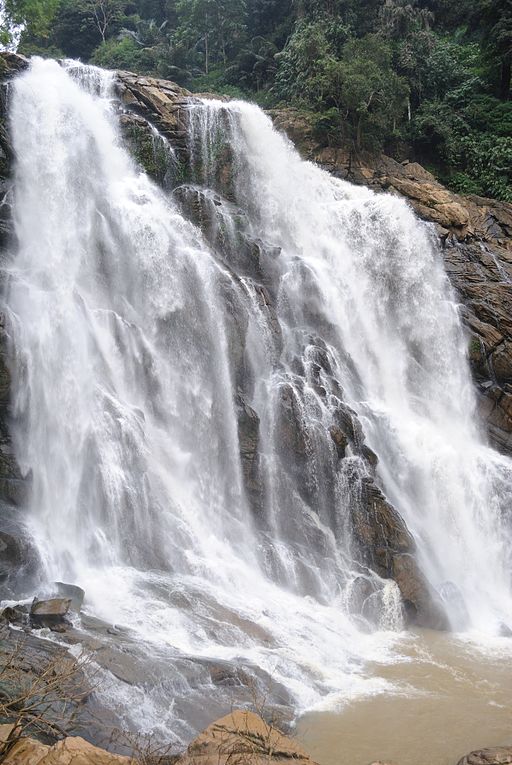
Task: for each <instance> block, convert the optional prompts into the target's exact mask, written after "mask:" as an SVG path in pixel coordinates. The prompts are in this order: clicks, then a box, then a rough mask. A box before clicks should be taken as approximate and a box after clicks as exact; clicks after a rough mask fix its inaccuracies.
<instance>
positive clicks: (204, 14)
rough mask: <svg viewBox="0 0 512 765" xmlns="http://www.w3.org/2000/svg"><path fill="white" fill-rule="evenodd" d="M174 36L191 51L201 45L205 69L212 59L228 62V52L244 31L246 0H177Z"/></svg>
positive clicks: (208, 69) (207, 68) (209, 65)
mask: <svg viewBox="0 0 512 765" xmlns="http://www.w3.org/2000/svg"><path fill="white" fill-rule="evenodd" d="M176 11H177V14H178V19H179V25H178V28H177V30H176V38H177V41H178V42H179V43H182V44H185V45H186V46H187V47H188V49H189V50H190V51H192V52H193V51H198V50H200V49H202V51H203V54H204V71H205V74H208V73H209V71H210V68H211V63H212V61H213V62H215V61H218V60H220V61H222V63H223V64H226V63H227V60H228V53H230V52H231V51H232V48H233V46H234V45H235V44H236V42H237V41H239V40H241V39H242V38H243V36H244V32H245V20H246V5H245V0H177V2H176Z"/></svg>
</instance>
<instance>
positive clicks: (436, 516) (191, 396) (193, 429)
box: [5, 59, 512, 726]
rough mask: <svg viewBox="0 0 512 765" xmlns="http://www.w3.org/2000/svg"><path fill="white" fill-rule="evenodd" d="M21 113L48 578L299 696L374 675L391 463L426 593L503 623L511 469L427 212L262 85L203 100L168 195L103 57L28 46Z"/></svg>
mask: <svg viewBox="0 0 512 765" xmlns="http://www.w3.org/2000/svg"><path fill="white" fill-rule="evenodd" d="M10 110H11V111H10V123H11V131H12V136H13V143H14V148H15V153H16V158H17V159H16V168H15V212H14V216H15V228H16V235H17V248H16V251H15V252H14V253H13V259H12V263H11V265H10V267H9V281H8V289H7V294H6V296H5V304H6V311H7V312H8V316H9V320H10V327H11V333H12V337H13V349H14V357H13V370H12V371H13V419H14V424H13V438H14V442H15V447H16V453H17V456H18V459H19V463H20V466H21V467H22V469H23V470H24V471H28V470H30V471H31V472H32V492H31V498H30V506H29V508H28V517H29V519H30V528H31V533H32V535H33V537H34V539H35V541H36V544H37V548H38V550H39V553H40V555H41V559H42V567H43V573H44V577H45V578H46V579H47V580H48V581H54V580H60V581H70V582H76V583H77V584H80V585H81V586H82V587H84V589H85V590H86V596H87V601H86V608H87V609H88V610H89V612H90V613H92V614H94V615H95V616H98V617H99V618H103V619H105V620H108V621H109V622H115V623H118V624H121V625H128V626H129V628H130V629H131V630H132V631H133V633H134V634H135V635H136V636H137V639H138V640H139V641H140V643H141V644H143V645H144V646H146V648H145V649H144V650H145V651H147V653H148V655H150V654H151V656H152V657H153V658H154V657H155V656H156V655H157V654H158V655H159V656H160V658H161V657H162V656H163V655H166V656H167V655H168V656H171V655H172V656H173V657H175V656H176V655H178V654H181V655H183V656H189V657H190V656H192V657H199V658H201V659H218V660H227V661H236V662H238V663H241V664H245V665H247V666H250V667H259V668H261V669H262V670H264V671H265V672H266V673H268V675H269V676H271V677H272V678H273V681H274V682H275V683H276V684H277V685H279V686H280V687H284V688H286V689H287V692H288V693H289V694H290V696H291V698H292V699H293V701H294V703H295V704H296V706H297V708H299V709H305V708H308V707H313V706H315V705H318V704H320V703H324V702H325V699H326V698H329V697H332V696H338V695H340V694H341V695H342V696H343V695H345V696H355V695H357V694H362V693H372V692H378V691H379V690H382V689H383V687H384V686H383V681H381V680H379V679H377V678H372V676H371V673H368V672H367V671H366V670H365V666H366V663H367V662H369V661H372V660H375V659H377V658H379V659H381V660H386V657H388V656H391V655H392V651H393V645H394V641H395V640H396V639H397V634H398V633H397V631H399V630H400V629H401V628H402V622H401V609H400V600H399V593H398V589H397V587H396V585H395V584H394V583H393V582H392V581H390V580H385V581H384V580H382V579H381V578H380V577H379V576H378V575H377V574H376V573H373V572H372V571H371V570H370V569H369V568H367V567H365V566H364V565H362V563H361V561H360V560H359V559H358V558H357V554H356V550H355V545H354V540H353V538H352V534H351V514H350V508H351V507H352V506H354V504H357V502H358V501H359V493H360V491H361V490H362V489H361V487H364V485H366V483H367V482H368V481H373V480H375V481H376V482H377V484H378V485H379V486H380V488H381V489H382V491H383V492H384V494H385V495H386V497H388V499H389V500H390V501H391V502H392V503H393V505H394V506H395V508H396V509H397V510H398V511H399V513H400V514H401V515H402V517H403V518H404V519H405V520H406V522H407V525H408V527H409V529H410V531H411V532H412V534H413V536H414V538H415V541H416V545H417V551H418V558H419V560H420V563H421V566H422V568H423V571H424V572H425V574H426V576H427V578H428V580H429V582H430V584H431V586H432V588H433V589H437V590H439V591H440V592H441V594H442V592H443V587H445V589H446V583H450V586H453V587H455V588H456V590H457V592H458V593H460V595H461V597H462V599H463V601H464V603H465V608H466V609H467V612H468V618H469V623H470V625H471V626H472V627H473V628H475V629H479V630H484V631H490V632H493V631H494V630H496V629H497V628H498V627H499V624H500V623H501V622H503V621H505V622H506V621H507V620H512V599H511V593H510V581H509V580H510V570H511V567H510V556H509V546H508V545H507V544H506V537H505V533H504V529H505V527H506V525H507V523H508V519H507V510H508V508H509V506H510V498H511V492H512V483H511V480H510V479H511V477H512V470H511V463H510V461H509V460H508V459H507V458H505V457H502V456H500V455H498V454H497V453H495V452H494V451H492V450H491V449H490V448H489V447H488V446H487V444H486V442H485V438H484V437H483V435H482V433H481V432H480V428H479V424H478V418H477V416H476V413H475V396H474V392H473V388H472V384H471V378H470V373H469V369H468V364H467V360H466V353H465V343H464V335H463V332H462V329H461V324H460V320H459V316H458V312H457V306H456V304H455V300H454V296H453V294H452V292H451V290H450V287H449V283H448V281H447V278H446V276H445V273H444V270H443V264H442V258H441V255H440V253H439V251H438V249H437V247H436V244H435V239H434V235H433V233H432V231H431V230H430V228H429V227H428V226H427V225H426V224H423V223H421V222H419V221H418V220H417V219H416V218H415V216H414V215H413V213H412V212H411V211H410V209H409V208H408V207H407V205H406V204H405V203H404V202H403V201H401V200H399V199H397V198H395V197H392V196H390V195H376V194H374V193H372V192H370V191H368V190H366V189H362V188H355V187H353V186H351V185H350V184H348V183H345V182H341V181H339V180H336V179H334V178H332V177H330V176H329V175H328V174H326V173H325V172H323V171H321V170H320V169H319V168H317V167H315V166H313V165H312V164H309V163H306V162H303V161H302V160H301V159H300V158H299V156H298V154H297V153H296V152H295V150H294V149H293V147H292V146H291V144H290V143H289V142H288V141H287V140H286V139H285V138H284V137H283V136H281V135H279V134H278V133H277V132H276V131H274V129H273V127H272V124H271V122H270V120H269V118H268V117H266V116H265V115H264V114H263V113H262V112H261V111H260V110H259V109H257V108H256V107H255V106H251V105H249V104H245V103H241V102H234V103H227V104H226V103H220V102H210V101H209V102H204V103H197V104H196V105H195V106H191V108H190V129H189V150H190V156H191V164H192V168H193V173H194V178H193V183H191V184H188V185H187V186H186V187H185V186H182V187H180V188H176V189H175V190H174V192H173V193H171V192H169V191H164V190H162V189H161V188H159V187H157V186H156V185H155V184H154V183H153V182H152V181H151V180H150V179H149V178H148V176H147V175H146V174H145V173H144V172H143V171H142V170H141V168H140V167H138V166H137V164H136V163H135V161H134V160H133V159H132V158H131V156H130V154H129V152H128V151H127V148H126V146H125V144H124V141H123V138H122V134H121V131H120V127H119V104H118V102H117V99H116V96H115V88H114V77H113V75H111V74H109V73H106V72H103V71H101V70H98V69H94V68H92V67H83V66H81V65H77V64H73V63H71V62H67V63H66V64H65V65H63V66H59V65H58V64H57V63H55V62H51V61H42V60H40V59H34V60H33V61H32V63H31V66H30V68H29V70H28V71H27V72H25V73H23V74H22V75H20V76H19V77H17V78H16V80H15V82H14V85H13V90H12V101H11V107H10ZM169 151H170V153H171V154H172V147H170V149H169ZM223 162H224V163H225V164H228V165H229V171H230V177H229V180H228V185H229V189H228V190H227V191H226V189H225V188H224V189H223V188H222V185H221V184H220V183H219V168H221V165H222V163H223ZM221 169H222V168H221ZM166 185H167V184H166ZM205 186H208V187H209V188H205ZM223 193H225V196H226V197H228V198H223V199H222V200H221V201H220V203H219V199H218V195H219V194H223ZM191 200H192V202H195V203H197V204H199V205H201V206H202V210H203V212H204V216H205V220H206V223H207V225H203V226H202V229H200V228H199V227H198V226H197V225H196V223H195V222H193V221H191V220H189V219H188V217H187V207H188V206H189V205H190V204H191ZM340 413H341V414H340ZM342 415H343V416H344V417H345V418H348V419H347V422H349V425H350V427H352V428H354V429H355V432H354V437H353V440H352V442H351V443H350V444H348V445H347V446H346V448H345V446H343V450H344V453H343V458H340V447H339V444H338V445H337V444H336V441H335V439H334V438H333V435H332V432H331V430H332V427H333V422H335V421H336V417H338V418H339V417H340V416H342ZM352 415H353V417H352ZM358 429H359V430H358ZM375 455H377V457H378V465H377V467H376V475H375V476H374V475H373V474H372V469H371V467H370V462H371V461H372V460H373V458H375V460H373V461H374V462H375V461H376V457H375ZM361 578H363V579H365V581H366V582H368V583H369V586H370V590H371V593H372V595H371V598H370V600H371V601H372V602H371V609H370V611H371V613H370V612H369V611H368V610H367V611H363V612H362V613H361V614H359V615H358V618H357V619H354V618H353V613H352V611H353V609H352V607H351V605H350V603H351V598H352V594H353V592H354V588H355V586H356V584H357V581H359V580H360V579H361ZM362 621H364V624H363V626H362V627H361V624H362ZM455 626H456V625H455ZM379 630H380V631H379ZM393 631H395V632H393ZM166 651H167V654H166V653H165V652H166ZM162 652H163V653H162ZM172 682H173V681H172V680H169V683H171V690H170V692H172V693H173V694H174V697H175V698H176V697H178V698H179V697H180V694H181V696H183V695H186V681H185V680H184V678H183V677H180V678H179V680H177V681H176V682H175V684H174V685H173V684H172ZM146 690H147V689H146ZM147 693H148V694H149V691H147ZM155 693H156V692H155ZM152 698H153V702H152V703H153V704H154V708H155V710H156V711H155V712H154V719H159V720H160V721H162V719H163V718H165V719H167V717H165V715H170V719H171V722H169V726H171V723H172V719H173V713H172V712H171V711H169V709H167V711H166V713H165V715H163V713H162V709H163V708H164V706H165V703H166V702H165V701H162V700H160V701H158V698H159V697H158V694H156V695H154V696H153V697H152ZM159 704H160V706H158V705H159ZM167 706H168V701H167ZM176 714H178V713H176ZM139 722H140V721H139ZM148 724H149V723H148Z"/></svg>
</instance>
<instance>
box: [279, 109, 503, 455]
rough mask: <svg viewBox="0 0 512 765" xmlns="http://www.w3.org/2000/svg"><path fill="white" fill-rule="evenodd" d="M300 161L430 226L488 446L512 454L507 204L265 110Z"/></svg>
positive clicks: (293, 113)
mask: <svg viewBox="0 0 512 765" xmlns="http://www.w3.org/2000/svg"><path fill="white" fill-rule="evenodd" d="M271 116H272V118H273V120H274V123H275V125H276V127H278V128H279V129H281V130H283V131H284V132H286V133H287V135H288V136H289V137H290V138H291V139H292V140H293V141H294V142H295V144H296V145H297V147H298V148H299V150H300V151H301V153H302V155H303V156H304V157H305V158H307V159H311V160H314V161H316V162H318V163H319V164H320V165H321V166H322V167H323V168H324V169H326V170H328V171H329V172H331V173H332V174H333V175H335V176H336V177H338V178H342V179H344V180H348V181H351V182H352V183H357V184H360V185H364V186H369V187H370V188H373V189H375V190H376V191H380V190H382V191H387V192H389V193H393V194H399V195H400V196H402V197H404V198H405V199H407V200H408V202H409V203H410V204H411V206H412V207H413V209H414V210H415V212H416V213H417V214H418V215H419V216H420V217H421V218H423V219H424V220H426V221H428V222H430V223H434V224H435V225H436V229H437V232H438V234H439V237H440V241H441V244H442V247H443V253H444V258H445V265H446V271H447V273H448V276H449V277H450V280H451V282H452V284H453V286H454V288H455V289H456V291H457V293H458V296H459V298H460V300H461V303H462V308H461V310H462V317H463V320H464V323H465V325H466V327H467V330H468V354H469V359H470V363H471V367H472V370H473V374H474V377H475V381H476V383H477V385H478V388H479V391H480V399H481V402H480V408H481V414H482V415H483V416H484V418H485V420H486V421H487V424H488V432H489V438H490V440H491V442H492V444H493V445H494V446H495V447H496V448H497V449H499V450H500V451H503V452H505V453H508V454H511V453H512V322H511V318H510V317H511V315H512V313H511V309H512V204H509V203H507V202H499V201H496V200H493V199H485V198H483V197H478V196H474V195H471V196H461V195H458V194H455V193H453V192H452V191H449V190H448V189H446V188H445V187H444V186H443V185H442V184H440V183H439V182H438V181H436V179H435V178H434V176H433V175H432V174H431V173H429V172H428V171H427V170H425V169H424V168H423V167H421V165H419V164H417V163H416V162H407V163H403V164H401V163H400V162H396V161H395V160H394V159H391V158H390V157H386V156H384V155H382V154H377V155H375V154H370V153H368V152H360V153H355V152H354V151H353V149H351V148H350V147H345V148H343V147H342V148H334V147H329V146H327V147H326V146H325V145H322V144H321V143H320V142H319V141H318V140H317V139H316V137H315V134H314V130H313V128H312V122H311V120H310V119H309V118H308V116H307V115H304V114H303V113H302V112H299V111H297V110H294V109H283V110H276V111H273V112H271Z"/></svg>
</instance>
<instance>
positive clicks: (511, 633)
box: [499, 622, 512, 638]
mask: <svg viewBox="0 0 512 765" xmlns="http://www.w3.org/2000/svg"><path fill="white" fill-rule="evenodd" d="M499 635H500V637H508V638H509V637H512V629H511V628H510V627H509V626H508V624H505V622H501V624H500V626H499Z"/></svg>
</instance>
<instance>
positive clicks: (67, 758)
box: [0, 726, 135, 765]
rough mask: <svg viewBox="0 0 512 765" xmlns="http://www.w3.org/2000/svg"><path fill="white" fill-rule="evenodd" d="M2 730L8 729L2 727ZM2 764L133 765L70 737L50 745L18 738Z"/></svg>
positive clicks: (124, 759)
mask: <svg viewBox="0 0 512 765" xmlns="http://www.w3.org/2000/svg"><path fill="white" fill-rule="evenodd" d="M5 727H8V726H2V728H5ZM0 735H1V733H0ZM3 762H4V765H71V764H72V765H134V763H135V760H133V759H132V758H130V757H123V756H121V755H118V754H112V753H111V752H107V751H105V750H104V749H99V748H98V747H97V746H93V745H92V744H89V743H88V742H87V741H85V740H84V739H83V738H80V737H79V736H70V737H68V738H65V739H63V740H62V741H59V742H57V743H56V744H54V745H53V746H46V745H45V744H41V743H40V742H39V741H34V739H31V738H22V739H20V740H19V741H18V742H17V743H16V744H14V746H13V747H12V749H11V750H10V751H9V752H8V753H7V756H6V757H5V759H4V760H3Z"/></svg>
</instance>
